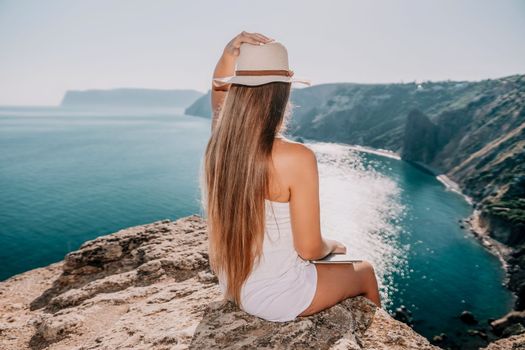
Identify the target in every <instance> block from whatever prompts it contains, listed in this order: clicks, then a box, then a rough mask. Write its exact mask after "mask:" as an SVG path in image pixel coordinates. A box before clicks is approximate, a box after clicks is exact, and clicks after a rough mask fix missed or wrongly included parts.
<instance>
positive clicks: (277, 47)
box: [213, 41, 311, 87]
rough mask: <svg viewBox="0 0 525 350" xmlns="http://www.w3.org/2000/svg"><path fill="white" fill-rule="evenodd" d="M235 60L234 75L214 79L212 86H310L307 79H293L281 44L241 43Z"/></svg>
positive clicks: (286, 54) (284, 48)
mask: <svg viewBox="0 0 525 350" xmlns="http://www.w3.org/2000/svg"><path fill="white" fill-rule="evenodd" d="M239 50H240V53H239V56H238V58H237V66H236V70H235V75H232V76H229V77H223V78H214V79H213V85H215V86H217V87H219V86H223V85H226V84H242V85H251V86H254V85H262V84H266V83H270V82H272V81H283V82H289V83H295V82H297V83H302V84H305V85H310V84H311V83H310V80H309V79H303V78H294V77H293V74H294V72H293V71H292V70H290V69H289V67H288V51H287V50H286V47H284V45H283V44H281V43H280V42H278V41H272V42H269V43H266V44H262V45H254V44H249V43H242V44H241V46H240V48H239Z"/></svg>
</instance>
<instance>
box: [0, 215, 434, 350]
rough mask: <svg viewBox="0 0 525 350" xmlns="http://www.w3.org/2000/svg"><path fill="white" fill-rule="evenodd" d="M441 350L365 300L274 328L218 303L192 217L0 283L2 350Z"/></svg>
mask: <svg viewBox="0 0 525 350" xmlns="http://www.w3.org/2000/svg"><path fill="white" fill-rule="evenodd" d="M253 347H257V348H261V349H284V348H286V349H437V348H436V347H434V346H432V345H430V344H429V342H428V341H427V340H426V339H425V338H423V337H422V336H420V335H419V334H417V333H415V332H414V331H413V330H412V329H411V328H410V327H409V326H407V325H406V324H404V323H401V322H399V321H396V320H394V319H393V318H392V317H391V316H390V315H389V314H388V313H387V312H386V311H385V310H383V309H378V308H377V307H376V306H375V305H374V304H373V303H371V302H370V301H368V300H367V299H366V298H364V297H356V298H351V299H347V300H345V301H343V302H341V303H339V304H337V305H335V306H333V307H331V308H329V309H327V310H324V311H323V312H320V313H318V314H316V315H312V316H308V317H299V318H297V319H296V320H294V321H290V322H285V323H277V322H269V321H266V320H263V319H260V318H258V317H255V316H252V315H249V314H247V313H245V312H243V311H242V310H240V309H238V308H237V307H236V306H235V305H234V304H232V303H231V302H228V301H225V300H223V299H222V296H221V294H220V289H219V287H218V284H217V279H216V277H215V275H214V274H213V273H212V272H211V271H210V269H209V265H208V256H207V240H206V224H205V222H204V220H203V219H202V218H201V217H199V216H197V215H192V216H188V217H185V218H181V219H179V220H177V221H169V220H163V221H157V222H154V223H151V224H147V225H141V226H135V227H130V228H127V229H124V230H120V231H118V232H116V233H113V234H110V235H107V236H102V237H99V238H97V239H94V240H91V241H87V242H85V243H84V244H83V245H82V246H81V247H80V248H79V249H78V250H77V251H73V252H71V253H69V254H67V255H66V257H65V259H64V260H63V261H60V262H57V263H54V264H51V265H49V266H46V267H43V268H38V269H34V270H31V271H27V272H25V273H22V274H19V275H16V276H13V277H11V278H9V279H8V280H6V281H3V282H0V349H6V350H9V349H79V350H80V349H83V350H87V349H187V348H190V349H211V348H213V349H226V348H228V349H248V348H253Z"/></svg>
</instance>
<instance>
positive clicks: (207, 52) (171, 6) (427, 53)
mask: <svg viewBox="0 0 525 350" xmlns="http://www.w3.org/2000/svg"><path fill="white" fill-rule="evenodd" d="M243 30H246V31H248V32H259V33H262V34H264V35H266V36H269V37H272V38H274V39H276V40H277V41H280V42H282V43H283V44H284V45H285V46H286V47H287V49H288V55H289V64H290V69H292V70H293V71H294V72H295V75H296V76H298V77H299V76H300V77H305V78H308V79H310V80H311V82H312V84H323V83H331V82H356V83H393V82H412V81H417V82H421V81H426V80H432V81H439V80H448V79H450V80H471V81H472V80H482V79H489V78H490V79H493V78H499V77H503V76H508V75H512V74H525V39H524V38H525V1H523V0H512V1H511V0H495V1H492V0H381V1H380V0H361V1H349V0H337V1H336V0H333V1H325V2H322V3H321V2H320V1H305V0H303V1H295V0H289V1H282V0H265V1H228V0H222V1H199V0H194V1H164V0H155V1H147V0H144V1H133V0H122V1H120V0H118V1H117V0H102V1H100V0H88V1H87V0H86V1H83V0H76V1H74V0H47V1H40V0H0V105H41V106H43V105H58V104H59V103H60V101H61V99H62V97H63V94H64V92H65V91H67V90H85V89H109V88H117V87H142V88H158V89H195V90H199V91H202V92H206V91H207V90H208V89H209V88H210V86H211V78H212V74H213V70H214V68H215V64H216V62H217V60H218V59H219V58H220V55H221V54H222V50H223V49H224V46H225V45H226V44H227V43H228V42H229V41H230V40H231V39H232V38H233V37H234V36H235V35H237V34H239V33H240V32H241V31H243Z"/></svg>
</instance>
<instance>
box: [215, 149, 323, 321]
mask: <svg viewBox="0 0 525 350" xmlns="http://www.w3.org/2000/svg"><path fill="white" fill-rule="evenodd" d="M290 145H292V147H293V146H294V145H297V143H293V142H291V143H290V142H289V141H286V140H284V139H282V140H279V139H276V140H275V142H274V150H273V151H272V159H273V167H270V168H271V169H272V170H271V171H270V191H271V196H270V198H271V199H268V198H266V199H265V212H266V217H265V232H264V240H263V254H262V255H261V258H260V260H259V262H258V263H255V264H254V267H253V268H252V272H251V274H250V275H249V276H248V279H247V280H246V282H245V284H244V285H243V288H242V290H241V299H242V303H243V305H244V309H245V311H247V312H249V313H251V314H254V315H258V316H260V317H262V318H265V319H269V320H272V321H289V320H293V319H294V318H295V317H296V316H297V315H298V314H299V313H300V312H301V311H303V310H304V309H305V308H306V307H308V305H310V303H311V301H312V298H313V296H314V293H315V288H316V283H317V273H316V269H315V266H314V265H313V264H310V263H309V262H308V261H305V260H303V259H302V258H301V257H300V256H299V255H298V253H297V251H296V250H295V248H294V239H293V234H292V222H291V216H290V202H289V199H290V193H289V190H288V188H289V187H288V185H287V182H286V181H287V180H288V179H287V176H286V175H287V174H283V173H282V171H285V170H286V159H287V157H290V154H288V153H289V152H290ZM286 152H288V153H286ZM219 283H220V286H221V289H222V290H223V292H224V291H225V287H226V283H225V281H224V279H222V278H219Z"/></svg>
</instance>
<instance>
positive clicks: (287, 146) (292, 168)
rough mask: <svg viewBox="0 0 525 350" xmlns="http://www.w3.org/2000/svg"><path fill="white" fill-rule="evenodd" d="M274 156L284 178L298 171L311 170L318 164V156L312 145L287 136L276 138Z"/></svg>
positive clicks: (274, 160)
mask: <svg viewBox="0 0 525 350" xmlns="http://www.w3.org/2000/svg"><path fill="white" fill-rule="evenodd" d="M272 158H273V162H274V165H275V167H276V169H277V171H278V172H279V173H280V174H282V177H284V178H286V177H287V175H294V174H297V173H298V172H302V171H311V170H312V168H313V167H314V166H316V165H317V158H316V156H315V153H314V151H313V150H312V149H311V148H310V147H308V146H307V145H305V144H303V143H300V142H296V141H292V140H289V139H286V138H282V139H277V140H276V142H275V144H274V149H273V151H272Z"/></svg>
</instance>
